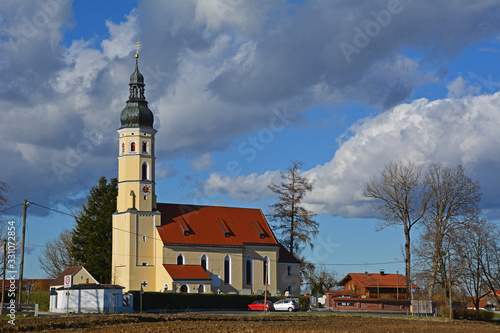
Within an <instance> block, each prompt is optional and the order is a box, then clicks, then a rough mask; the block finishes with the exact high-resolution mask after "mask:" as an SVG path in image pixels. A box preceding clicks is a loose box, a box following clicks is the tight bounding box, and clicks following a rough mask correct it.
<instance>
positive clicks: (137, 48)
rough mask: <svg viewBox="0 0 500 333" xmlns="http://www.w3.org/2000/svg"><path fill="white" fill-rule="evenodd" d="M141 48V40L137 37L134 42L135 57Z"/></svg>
mask: <svg viewBox="0 0 500 333" xmlns="http://www.w3.org/2000/svg"><path fill="white" fill-rule="evenodd" d="M140 48H141V41H140V40H139V38H137V42H136V43H135V50H136V51H135V57H136V58H139V49H140Z"/></svg>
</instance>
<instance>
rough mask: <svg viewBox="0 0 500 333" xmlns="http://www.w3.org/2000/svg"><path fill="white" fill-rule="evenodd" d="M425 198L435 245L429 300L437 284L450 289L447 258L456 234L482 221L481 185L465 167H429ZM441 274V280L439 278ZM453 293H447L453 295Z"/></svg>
mask: <svg viewBox="0 0 500 333" xmlns="http://www.w3.org/2000/svg"><path fill="white" fill-rule="evenodd" d="M424 187H425V190H424V196H425V198H426V200H427V202H428V209H427V211H426V215H425V218H424V225H425V231H424V233H423V235H424V237H426V241H427V243H428V244H429V245H430V246H432V257H431V265H432V266H431V275H430V287H429V297H430V298H431V297H432V295H433V294H434V286H435V283H436V282H438V283H440V284H441V287H442V288H443V289H444V290H448V289H449V285H450V282H451V281H449V280H448V278H447V275H446V274H445V273H446V268H445V267H446V263H445V260H444V257H445V256H446V255H450V254H449V253H448V251H449V249H448V248H449V247H450V244H452V242H453V235H454V233H456V232H457V231H458V230H459V229H463V228H467V227H468V226H470V225H471V224H473V223H475V222H476V221H478V220H479V216H480V214H481V211H480V209H479V201H480V200H481V193H480V192H479V189H480V187H479V183H478V182H475V181H472V179H470V178H469V177H467V176H466V175H465V172H464V169H463V168H462V166H458V167H456V168H453V167H444V166H443V165H442V164H438V163H434V164H431V165H429V167H428V170H427V173H426V175H425V179H424ZM438 274H440V279H438ZM450 291H451V290H448V292H447V293H446V295H447V297H448V296H449V293H450Z"/></svg>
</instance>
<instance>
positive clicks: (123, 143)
mask: <svg viewBox="0 0 500 333" xmlns="http://www.w3.org/2000/svg"><path fill="white" fill-rule="evenodd" d="M122 154H125V142H122Z"/></svg>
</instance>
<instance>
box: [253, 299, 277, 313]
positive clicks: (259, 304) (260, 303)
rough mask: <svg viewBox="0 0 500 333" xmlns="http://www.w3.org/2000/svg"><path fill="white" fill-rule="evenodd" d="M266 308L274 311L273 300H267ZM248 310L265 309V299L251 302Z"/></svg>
mask: <svg viewBox="0 0 500 333" xmlns="http://www.w3.org/2000/svg"><path fill="white" fill-rule="evenodd" d="M266 308H267V310H269V311H273V310H274V306H273V302H271V301H267V305H266ZM247 310H249V311H250V310H257V311H264V300H260V301H255V302H253V303H251V304H248V306H247Z"/></svg>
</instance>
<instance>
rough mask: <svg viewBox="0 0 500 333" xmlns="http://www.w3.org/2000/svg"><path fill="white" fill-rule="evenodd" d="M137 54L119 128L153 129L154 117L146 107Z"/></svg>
mask: <svg viewBox="0 0 500 333" xmlns="http://www.w3.org/2000/svg"><path fill="white" fill-rule="evenodd" d="M138 58H139V54H138V53H136V55H135V71H134V73H132V75H130V83H129V86H130V95H129V97H128V101H127V106H125V109H123V111H122V113H121V115H120V121H121V125H122V126H121V127H120V128H129V127H133V128H134V127H137V128H139V127H140V128H146V127H150V128H153V122H154V116H153V112H151V110H150V109H149V107H148V102H147V101H146V97H144V86H145V84H144V76H142V74H141V72H139V65H138Z"/></svg>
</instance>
